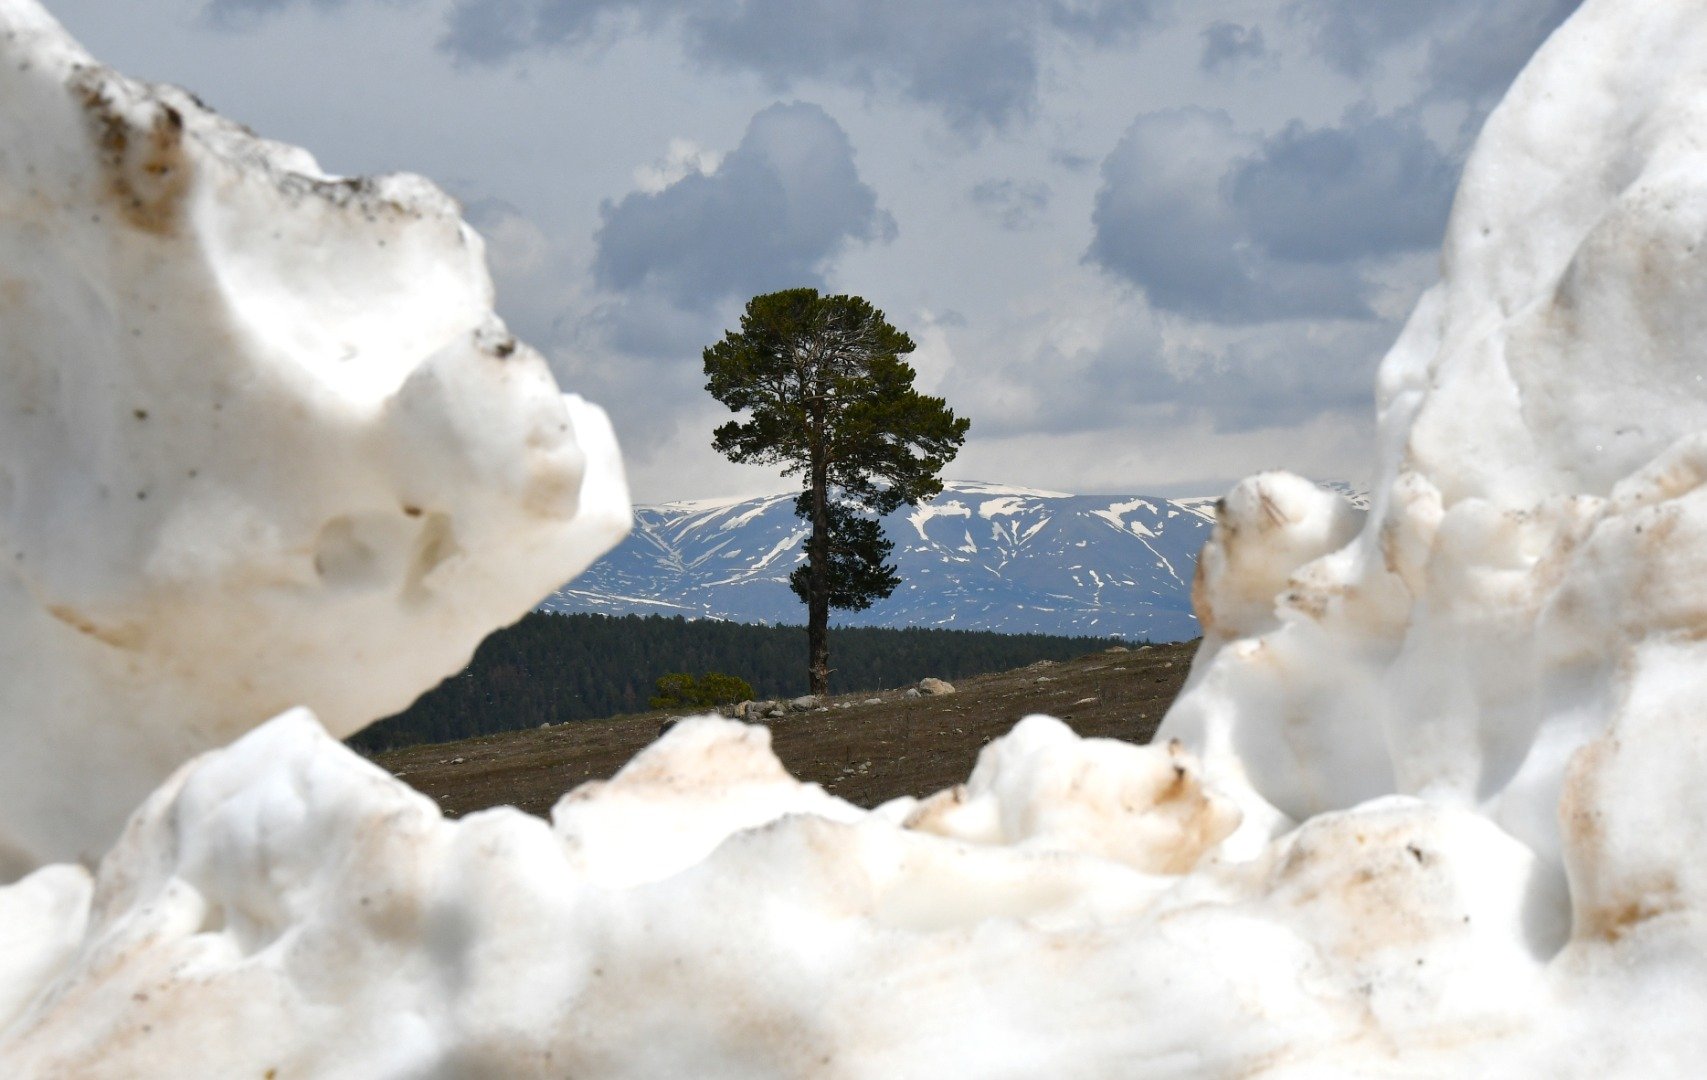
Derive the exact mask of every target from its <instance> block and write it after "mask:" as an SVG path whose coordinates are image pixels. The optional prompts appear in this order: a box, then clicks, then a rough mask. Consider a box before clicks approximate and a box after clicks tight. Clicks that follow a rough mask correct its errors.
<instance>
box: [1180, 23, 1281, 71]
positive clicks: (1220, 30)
mask: <svg viewBox="0 0 1707 1080" xmlns="http://www.w3.org/2000/svg"><path fill="white" fill-rule="evenodd" d="M1200 36H1201V37H1202V38H1203V52H1202V53H1201V54H1200V55H1199V57H1198V60H1197V66H1198V67H1200V68H1202V69H1203V70H1204V71H1220V70H1222V69H1224V68H1229V67H1232V66H1234V65H1235V64H1237V63H1239V62H1240V61H1249V60H1261V59H1262V58H1263V57H1265V56H1267V55H1268V46H1267V45H1266V44H1265V43H1264V42H1263V36H1262V27H1260V26H1242V25H1240V24H1239V23H1235V22H1225V21H1216V22H1212V23H1210V24H1209V25H1208V26H1206V27H1205V28H1204V29H1203V33H1202V34H1201V35H1200Z"/></svg>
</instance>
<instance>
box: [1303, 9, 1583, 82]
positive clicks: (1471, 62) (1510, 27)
mask: <svg viewBox="0 0 1707 1080" xmlns="http://www.w3.org/2000/svg"><path fill="white" fill-rule="evenodd" d="M1579 3H1580V0H1499V2H1498V3H1487V2H1486V0H1383V2H1380V3H1370V2H1369V0H1296V2H1295V3H1294V4H1293V5H1292V8H1291V10H1292V12H1293V14H1294V15H1295V16H1296V17H1298V18H1300V19H1302V21H1303V22H1304V23H1305V24H1307V25H1308V26H1309V27H1310V31H1311V38H1312V43H1313V45H1314V47H1315V49H1316V51H1317V52H1318V53H1319V54H1320V55H1321V56H1322V58H1323V59H1325V60H1326V61H1327V62H1328V63H1329V64H1330V65H1332V66H1333V67H1334V68H1335V69H1336V70H1338V71H1340V72H1341V73H1343V74H1345V75H1349V76H1352V77H1362V76H1365V75H1367V74H1369V73H1370V72H1371V71H1372V70H1374V69H1375V68H1376V67H1378V66H1379V65H1380V63H1381V61H1382V60H1383V59H1384V57H1385V56H1386V55H1387V54H1388V53H1391V52H1393V51H1395V50H1398V49H1401V48H1404V47H1407V46H1411V45H1415V44H1417V43H1419V42H1424V41H1426V42H1428V43H1429V44H1428V58H1429V59H1428V69H1429V71H1428V81H1429V84H1430V87H1431V90H1430V93H1431V94H1432V95H1433V96H1438V97H1445V98H1452V99H1458V100H1465V101H1471V102H1486V101H1488V100H1490V99H1491V98H1493V97H1495V96H1497V95H1498V94H1499V93H1500V92H1501V91H1503V90H1504V89H1505V88H1506V86H1507V85H1509V84H1510V82H1511V80H1512V79H1513V78H1514V77H1515V76H1516V75H1517V72H1518V71H1519V70H1520V69H1521V68H1522V67H1523V65H1524V63H1526V62H1527V61H1528V59H1529V57H1530V56H1532V55H1533V54H1534V52H1535V50H1536V49H1537V48H1538V47H1540V45H1541V42H1542V41H1544V40H1546V37H1547V35H1548V34H1550V33H1552V32H1553V30H1554V29H1555V28H1556V27H1557V26H1558V25H1559V24H1560V23H1562V22H1564V21H1565V19H1566V18H1567V17H1568V16H1569V15H1570V14H1571V12H1573V11H1575V10H1576V8H1577V5H1578V4H1579Z"/></svg>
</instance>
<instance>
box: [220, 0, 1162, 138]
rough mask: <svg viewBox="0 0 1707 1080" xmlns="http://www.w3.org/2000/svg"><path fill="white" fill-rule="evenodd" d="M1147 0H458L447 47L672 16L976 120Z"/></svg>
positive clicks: (738, 48) (804, 75) (594, 37)
mask: <svg viewBox="0 0 1707 1080" xmlns="http://www.w3.org/2000/svg"><path fill="white" fill-rule="evenodd" d="M218 2H236V3H246V2H257V3H266V2H288V0H218ZM327 2H335V0H327ZM1153 3H1154V0H932V2H930V3H918V2H914V0H885V2H877V3H864V4H852V3H848V2H847V0H457V4H456V6H455V8H454V9H453V10H452V12H451V16H450V22H449V25H448V28H447V31H446V34H445V38H444V47H445V48H446V50H448V51H449V52H450V53H451V54H452V55H453V56H455V57H457V58H459V59H461V60H465V61H471V62H475V63H486V64H490V63H497V62H501V61H503V60H506V59H508V58H510V57H512V56H514V55H517V54H519V53H522V52H525V51H528V50H531V49H541V48H547V49H548V48H560V47H575V46H586V45H590V44H597V43H599V42H601V41H604V40H609V39H611V38H613V37H615V36H617V35H620V34H622V33H625V32H632V31H635V30H656V29H658V28H659V27H662V26H665V25H670V26H674V27H677V28H679V30H680V32H681V34H682V40H683V43H684V47H685V48H686V49H687V51H688V54H689V55H690V56H692V57H693V58H694V59H695V60H697V61H699V62H700V63H702V64H704V65H706V66H708V67H711V68H715V69H722V70H730V71H747V72H753V73H755V74H757V75H759V76H760V77H761V78H763V79H764V80H765V81H766V82H767V84H768V85H770V86H771V87H772V88H774V89H777V90H786V89H788V88H790V87H792V86H794V85H796V84H797V83H799V82H800V81H801V80H807V79H816V80H823V81H827V82H833V83H837V84H841V85H848V86H854V87H859V88H864V89H871V90H882V91H891V92H896V93H899V94H900V95H901V96H902V97H905V98H908V99H910V100H913V101H915V102H918V103H921V104H925V105H928V106H931V107H933V108H936V109H938V110H940V111H941V112H942V114H943V115H944V117H945V118H946V119H947V120H948V121H949V123H950V124H951V125H953V126H954V127H956V128H958V129H961V130H965V131H977V130H983V129H986V128H999V127H1002V126H1004V125H1006V124H1007V123H1009V122H1010V121H1011V120H1013V119H1014V118H1016V117H1019V116H1023V115H1024V114H1026V113H1027V112H1029V111H1030V109H1031V108H1032V106H1033V105H1034V103H1035V101H1036V96H1037V86H1038V79H1039V72H1040V69H1041V65H1042V59H1041V53H1042V50H1043V46H1044V44H1045V42H1046V40H1047V39H1048V37H1049V35H1051V34H1059V35H1065V36H1067V37H1070V38H1074V39H1077V40H1081V41H1085V42H1089V43H1093V44H1106V43H1110V42H1114V41H1119V40H1122V39H1124V38H1125V37H1126V36H1127V35H1129V34H1130V33H1132V32H1133V31H1134V30H1136V29H1137V28H1138V27H1140V26H1142V25H1143V24H1144V23H1145V22H1146V21H1147V20H1148V19H1149V17H1150V13H1151V8H1152V4H1153Z"/></svg>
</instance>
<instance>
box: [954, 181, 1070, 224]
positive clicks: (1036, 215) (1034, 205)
mask: <svg viewBox="0 0 1707 1080" xmlns="http://www.w3.org/2000/svg"><path fill="white" fill-rule="evenodd" d="M967 194H968V197H969V198H971V200H972V203H973V205H975V206H977V207H978V209H980V210H982V211H983V212H984V213H985V214H987V215H989V216H990V218H992V219H993V220H994V221H996V222H997V223H998V224H1000V225H1001V227H1002V228H1004V229H1016V230H1017V229H1029V228H1032V227H1033V226H1035V225H1036V224H1037V223H1038V221H1039V219H1040V218H1041V217H1042V216H1043V212H1044V211H1045V210H1047V209H1049V198H1050V194H1051V193H1050V190H1049V185H1048V184H1043V183H1021V182H1020V181H1018V180H980V181H979V182H978V183H976V184H974V185H972V190H971V191H970V192H968V193H967Z"/></svg>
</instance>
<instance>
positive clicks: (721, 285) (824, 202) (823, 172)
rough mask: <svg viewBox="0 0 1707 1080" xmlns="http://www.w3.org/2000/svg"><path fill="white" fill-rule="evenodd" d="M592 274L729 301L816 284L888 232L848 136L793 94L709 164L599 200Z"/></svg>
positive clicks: (676, 298)
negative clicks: (837, 262) (833, 265)
mask: <svg viewBox="0 0 1707 1080" xmlns="http://www.w3.org/2000/svg"><path fill="white" fill-rule="evenodd" d="M600 217H601V219H602V220H601V224H600V226H599V230H598V233H597V235H596V237H595V238H594V243H595V254H594V257H593V279H594V281H595V282H596V283H597V284H598V285H599V286H600V287H601V288H603V289H606V290H610V291H612V292H621V293H632V292H638V291H646V292H652V293H656V294H658V295H661V296H663V297H665V298H667V299H668V300H669V301H670V302H672V303H674V304H675V305H677V306H678V307H682V308H686V309H694V310H703V309H705V308H707V307H709V306H711V305H713V304H715V303H717V302H718V301H720V300H724V299H727V298H729V297H737V296H738V297H745V296H748V295H752V294H755V293H761V292H767V291H770V290H773V289H778V288H784V287H790V286H795V285H819V284H822V283H823V274H824V270H825V267H826V266H827V264H828V263H829V262H830V261H831V260H833V259H834V258H835V256H836V255H837V254H838V253H840V252H841V251H842V250H843V248H844V247H846V246H847V245H848V244H849V243H851V242H854V241H870V240H885V239H889V238H891V237H892V236H893V235H894V233H895V224H894V221H893V219H892V218H890V216H889V215H888V214H887V213H886V212H885V211H883V210H881V209H880V208H879V207H878V205H877V194H876V192H874V191H873V190H872V189H871V188H870V186H868V185H867V184H866V183H865V182H864V181H862V180H861V179H860V177H859V172H858V170H857V169H856V168H855V165H854V154H853V146H852V145H851V144H850V143H849V141H848V137H847V134H846V132H844V131H843V130H842V127H841V125H840V124H838V123H836V121H835V120H834V119H832V118H831V117H830V115H829V114H828V113H826V112H825V111H824V110H823V109H821V108H819V107H818V106H816V105H811V104H805V103H801V102H796V103H794V104H789V105H780V104H779V105H773V106H771V107H770V108H768V109H765V110H763V111H762V112H760V113H758V114H757V115H756V116H754V117H753V119H752V121H751V123H749V124H748V126H747V131H746V134H745V135H743V136H742V138H741V142H740V145H738V146H737V147H736V148H735V149H734V150H733V151H731V152H730V153H729V155H728V156H727V157H725V158H723V159H722V161H721V162H720V163H719V164H718V165H717V166H716V168H715V169H712V170H711V171H704V170H703V169H702V168H699V167H695V168H692V169H687V170H685V171H684V172H683V173H682V175H680V176H679V177H678V178H677V179H675V180H674V181H672V182H670V183H667V184H665V185H664V186H663V187H661V188H657V189H656V190H640V191H635V192H631V193H630V194H628V195H627V196H625V197H623V198H622V199H621V200H620V201H616V202H606V203H605V204H604V205H603V206H602V207H601V208H600Z"/></svg>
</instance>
